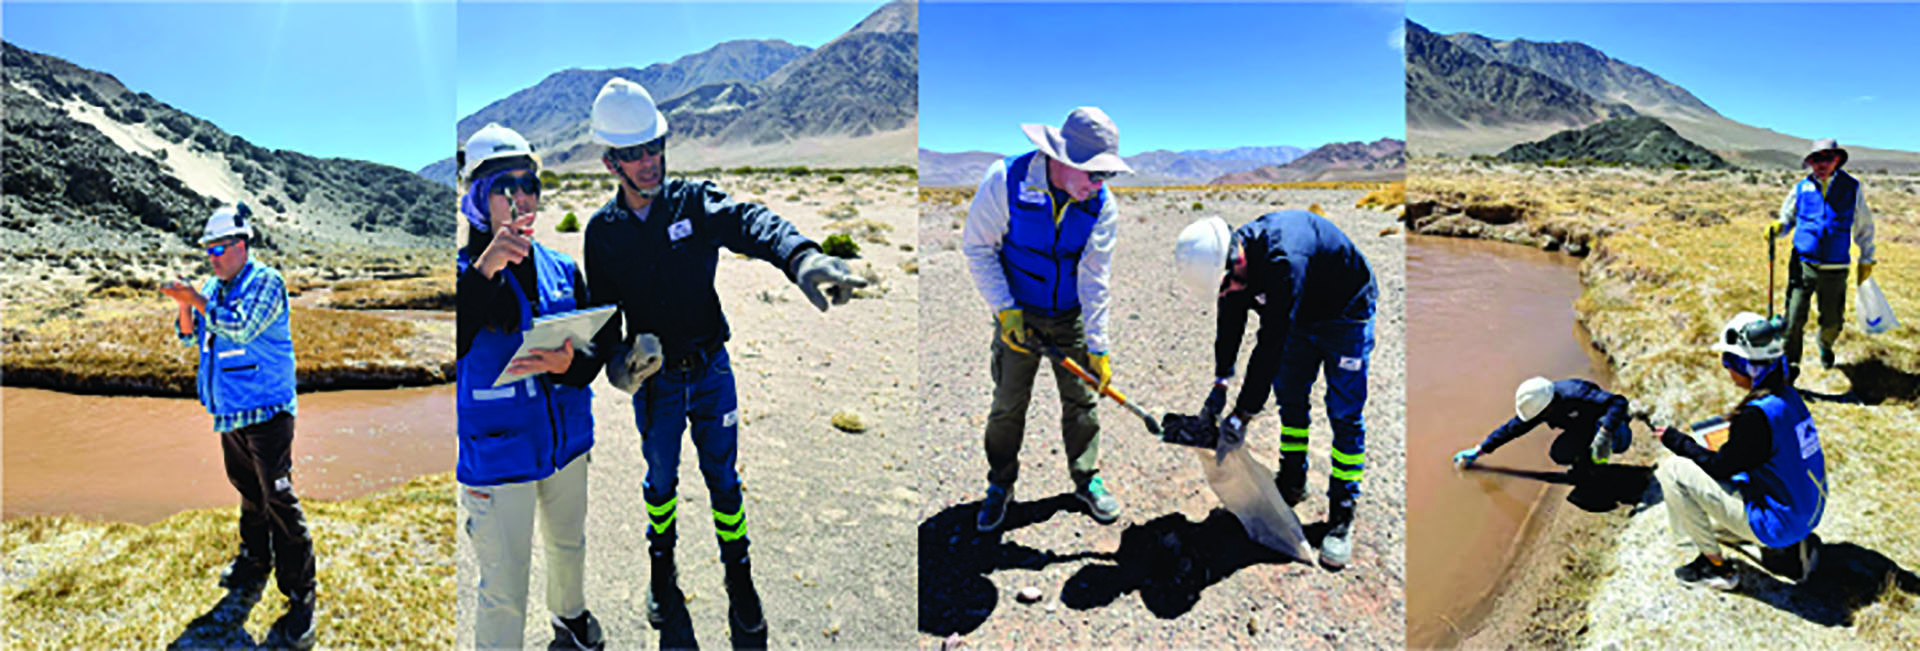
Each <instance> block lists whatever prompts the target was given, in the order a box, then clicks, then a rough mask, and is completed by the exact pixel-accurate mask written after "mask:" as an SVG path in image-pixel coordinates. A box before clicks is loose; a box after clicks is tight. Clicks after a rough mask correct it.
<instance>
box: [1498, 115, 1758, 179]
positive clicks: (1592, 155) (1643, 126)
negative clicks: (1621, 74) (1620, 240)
mask: <svg viewBox="0 0 1920 651" xmlns="http://www.w3.org/2000/svg"><path fill="white" fill-rule="evenodd" d="M1500 159H1501V160H1504V161H1511V162H1516V163H1545V162H1554V161H1558V162H1586V161H1594V162H1600V163H1617V164H1622V165H1638V166H1641V167H1679V166H1684V167H1686V168H1690V169H1714V170H1718V169H1732V168H1733V165H1730V164H1728V163H1727V161H1726V160H1724V159H1721V158H1720V157H1719V156H1718V155H1716V154H1714V153H1713V152H1711V151H1708V150H1707V149H1706V148H1705V147H1701V146H1700V145H1697V144H1694V143H1693V141H1690V140H1687V139H1686V138H1682V137H1680V134H1678V133H1675V132H1674V130H1673V127H1669V126H1667V124H1666V123H1665V122H1661V121H1660V120H1659V118H1652V117H1646V116H1641V117H1635V118H1622V119H1618V120H1607V121H1605V122H1601V123H1599V124H1596V125H1593V126H1590V127H1586V128H1582V129H1570V130H1567V131H1562V132H1560V133H1556V134H1553V135H1552V136H1550V137H1548V138H1547V139H1545V140H1541V141H1538V142H1527V143H1521V144H1518V145H1514V146H1513V147H1511V148H1509V149H1507V150H1506V151H1503V152H1500Z"/></svg>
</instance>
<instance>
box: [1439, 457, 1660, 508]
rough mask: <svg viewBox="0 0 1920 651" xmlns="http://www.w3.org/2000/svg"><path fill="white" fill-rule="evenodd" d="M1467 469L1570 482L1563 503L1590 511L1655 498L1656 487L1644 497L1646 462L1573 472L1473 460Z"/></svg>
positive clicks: (1648, 476) (1649, 473) (1648, 475)
mask: <svg viewBox="0 0 1920 651" xmlns="http://www.w3.org/2000/svg"><path fill="white" fill-rule="evenodd" d="M1469 470H1477V471H1480V472H1486V473H1492V474H1496V475H1504V476H1507V477H1519V478H1521V479H1532V480H1534V481H1541V482H1546V483H1549V484H1561V485H1565V486H1572V487H1573V490H1572V491H1570V492H1568V493H1567V503H1569V504H1572V505H1574V506H1576V507H1579V508H1580V509H1581V510H1583V511H1587V512H1590V513H1605V512H1608V511H1612V510H1614V509H1616V508H1619V507H1622V506H1627V507H1632V506H1639V505H1642V502H1643V500H1645V499H1653V500H1654V501H1655V502H1656V503H1657V501H1658V497H1657V496H1658V494H1659V491H1652V495H1653V496H1654V497H1651V498H1649V497H1648V495H1649V492H1648V491H1647V487H1648V486H1649V485H1651V484H1653V483H1654V481H1653V468H1652V467H1649V466H1635V465H1627V464H1608V465H1604V466H1594V467H1592V468H1590V469H1588V470H1587V471H1586V472H1584V473H1577V474H1576V473H1572V472H1558V471H1550V470H1520V469H1516V468H1504V467H1500V466H1489V465H1484V464H1474V465H1473V466H1471V467H1470V468H1469Z"/></svg>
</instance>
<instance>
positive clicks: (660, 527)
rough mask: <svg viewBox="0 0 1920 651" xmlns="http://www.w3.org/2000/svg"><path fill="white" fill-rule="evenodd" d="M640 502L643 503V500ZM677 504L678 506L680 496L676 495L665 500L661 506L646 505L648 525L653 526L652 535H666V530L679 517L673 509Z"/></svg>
mask: <svg viewBox="0 0 1920 651" xmlns="http://www.w3.org/2000/svg"><path fill="white" fill-rule="evenodd" d="M642 501H645V500H642ZM679 504H680V496H678V495H675V496H673V497H669V498H667V503H666V504H661V505H658V506H655V505H654V504H652V503H648V504H647V520H649V521H650V523H651V524H652V525H653V533H655V534H662V533H666V532H667V528H668V527H671V526H673V520H674V518H678V517H680V514H679V513H678V512H677V511H676V508H675V507H677V506H679Z"/></svg>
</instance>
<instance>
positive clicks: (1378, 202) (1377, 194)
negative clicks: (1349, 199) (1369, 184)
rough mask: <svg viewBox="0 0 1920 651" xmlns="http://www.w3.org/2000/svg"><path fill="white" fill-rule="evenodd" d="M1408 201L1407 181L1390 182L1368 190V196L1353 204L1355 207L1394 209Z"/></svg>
mask: <svg viewBox="0 0 1920 651" xmlns="http://www.w3.org/2000/svg"><path fill="white" fill-rule="evenodd" d="M1406 202H1407V184H1406V182H1405V181H1395V182H1393V183H1388V184H1387V186H1386V187H1384V188H1380V189H1378V190H1374V191H1372V192H1368V193H1367V196H1364V197H1360V200H1359V201H1357V202H1355V203H1354V204H1353V207H1355V208H1377V209H1380V210H1392V209H1395V208H1399V207H1400V206H1401V205H1402V204H1405V203H1406Z"/></svg>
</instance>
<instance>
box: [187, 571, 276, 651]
mask: <svg viewBox="0 0 1920 651" xmlns="http://www.w3.org/2000/svg"><path fill="white" fill-rule="evenodd" d="M263 589H264V586H253V587H240V588H229V589H228V590H227V594H226V596H223V597H221V598H220V602H219V603H216V604H214V605H213V608H211V609H209V610H208V611H207V612H206V613H205V614H203V615H201V616H199V617H195V618H194V619H193V621H191V622H188V623H187V628H186V630H183V631H180V636H179V637H176V638H174V639H173V642H171V643H169V644H167V648H169V649H208V648H217V649H252V648H255V647H257V646H258V645H257V644H256V643H255V642H254V641H253V635H251V634H249V633H247V617H248V616H250V615H252V614H253V606H254V604H257V603H260V593H261V591H262V590H263Z"/></svg>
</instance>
